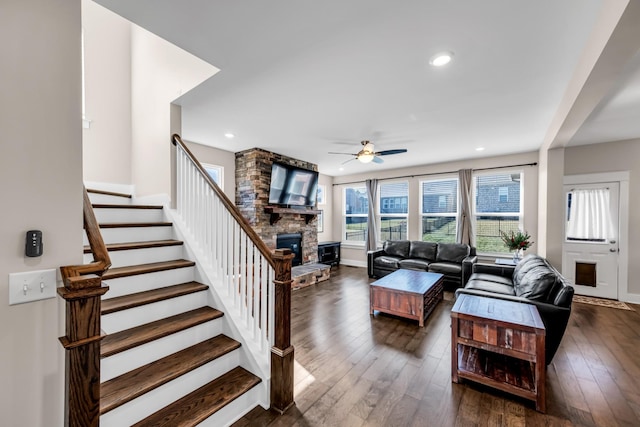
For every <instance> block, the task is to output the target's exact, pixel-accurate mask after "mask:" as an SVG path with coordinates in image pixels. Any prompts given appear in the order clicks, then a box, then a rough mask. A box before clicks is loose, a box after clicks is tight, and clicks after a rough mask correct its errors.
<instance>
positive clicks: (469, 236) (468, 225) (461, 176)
mask: <svg viewBox="0 0 640 427" xmlns="http://www.w3.org/2000/svg"><path fill="white" fill-rule="evenodd" d="M458 181H459V182H460V209H459V210H458V231H457V234H456V241H457V242H458V243H465V244H467V245H469V246H473V247H475V246H476V235H475V233H474V231H473V221H472V219H471V218H472V216H471V213H472V212H473V210H472V206H471V200H472V199H471V186H472V185H473V171H472V170H471V169H460V170H459V171H458Z"/></svg>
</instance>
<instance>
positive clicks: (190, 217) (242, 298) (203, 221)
mask: <svg viewBox="0 0 640 427" xmlns="http://www.w3.org/2000/svg"><path fill="white" fill-rule="evenodd" d="M172 142H173V144H174V145H175V146H176V148H177V149H176V155H175V161H176V164H175V173H176V182H175V195H174V197H175V209H176V213H177V215H178V216H179V217H180V218H181V219H182V221H183V226H184V227H185V228H186V229H187V232H188V233H189V234H190V235H191V236H192V237H193V238H194V240H195V241H197V242H198V244H199V246H200V248H199V249H200V252H201V253H203V254H204V257H205V259H204V263H202V262H200V261H199V262H198V264H199V265H200V266H201V267H203V268H204V269H205V270H206V271H210V272H211V273H212V274H213V276H214V277H215V278H216V279H217V280H216V282H217V283H216V284H215V286H214V288H215V289H216V291H217V292H218V293H220V294H221V297H224V298H225V301H227V302H230V304H231V305H232V307H227V310H229V308H230V309H231V312H232V313H231V314H232V315H233V316H232V317H233V318H234V319H237V321H238V322H239V323H240V324H239V325H238V324H236V326H238V327H240V328H242V329H243V330H244V331H245V332H247V334H245V335H244V336H245V338H248V339H249V340H251V342H250V347H251V348H252V349H257V351H258V353H259V354H258V355H257V357H260V358H262V360H261V362H262V363H263V364H264V365H266V366H270V367H271V369H270V372H271V381H270V384H271V392H270V393H271V407H272V408H274V409H276V410H278V411H284V410H286V409H287V408H288V407H289V406H290V405H291V404H293V346H291V259H292V258H293V255H291V253H290V251H289V250H276V252H275V254H273V253H272V252H271V250H270V249H269V248H268V247H267V246H266V245H265V243H264V242H263V241H262V239H261V238H260V237H259V236H258V235H257V233H256V232H255V231H254V230H253V228H251V226H250V225H249V223H248V222H247V221H246V219H245V218H244V217H243V216H242V214H241V213H240V211H239V210H238V208H237V207H236V206H235V204H234V203H233V202H231V201H230V200H229V198H228V197H227V196H226V195H225V194H224V192H223V191H222V190H221V189H220V188H219V187H218V185H217V184H216V183H215V182H214V181H213V180H212V179H211V177H210V176H209V174H208V173H207V172H206V170H205V169H204V168H203V167H202V165H201V164H200V162H199V161H198V160H197V159H196V158H195V157H194V155H193V154H192V153H191V151H190V150H189V149H188V148H187V146H186V145H185V144H184V142H183V141H182V139H181V138H180V136H179V135H173V138H172ZM202 264H204V265H202ZM254 354H255V353H254Z"/></svg>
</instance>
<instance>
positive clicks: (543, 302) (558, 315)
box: [456, 254, 573, 364]
mask: <svg viewBox="0 0 640 427" xmlns="http://www.w3.org/2000/svg"><path fill="white" fill-rule="evenodd" d="M462 293H465V294H472V295H480V296H485V297H491V298H500V299H506V300H511V301H517V302H522V303H527V304H533V305H535V306H536V307H537V308H538V313H540V318H541V319H542V322H543V323H544V326H545V329H546V345H545V350H546V351H545V358H546V362H547V364H549V363H551V359H553V356H554V355H555V354H556V351H557V350H558V346H559V345H560V341H561V340H562V336H563V335H564V331H565V329H566V328H567V323H568V322H569V315H570V314H571V303H572V301H573V286H571V285H570V283H569V282H568V281H567V279H565V278H564V277H563V276H562V275H561V274H560V273H559V272H558V271H557V270H556V269H555V268H553V266H552V265H551V264H549V262H548V261H547V260H546V259H544V258H542V257H540V256H538V255H534V254H530V255H527V256H526V257H525V258H524V259H522V260H521V261H520V262H519V263H518V264H517V265H516V266H504V265H492V264H475V265H474V266H473V274H472V275H471V277H470V278H469V281H468V282H467V284H466V285H465V287H464V288H460V289H458V290H456V296H458V295H460V294H462Z"/></svg>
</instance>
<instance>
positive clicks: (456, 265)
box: [367, 240, 477, 287]
mask: <svg viewBox="0 0 640 427" xmlns="http://www.w3.org/2000/svg"><path fill="white" fill-rule="evenodd" d="M476 260H477V257H476V249H475V248H474V247H471V246H469V245H464V244H460V243H434V242H421V241H409V240H387V241H385V242H384V244H383V245H382V249H378V250H375V251H369V252H368V253H367V272H368V273H369V277H371V278H376V279H377V278H380V277H383V276H386V275H387V274H389V273H392V272H394V271H396V270H397V269H399V268H406V269H409V270H420V271H430V272H433V273H440V274H442V275H444V284H445V285H453V286H455V287H459V286H462V285H464V284H465V283H466V282H467V279H468V278H469V276H470V275H471V266H472V265H473V264H474V263H475V262H476Z"/></svg>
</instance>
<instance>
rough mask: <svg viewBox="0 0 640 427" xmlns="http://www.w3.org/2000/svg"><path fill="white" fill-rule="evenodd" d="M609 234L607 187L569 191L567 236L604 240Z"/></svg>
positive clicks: (570, 237) (609, 214)
mask: <svg viewBox="0 0 640 427" xmlns="http://www.w3.org/2000/svg"><path fill="white" fill-rule="evenodd" d="M610 235H611V212H610V211H609V189H608V188H598V189H588V190H586V189H585V190H573V191H571V207H570V208H569V220H568V222H567V238H568V239H578V240H606V239H607V238H608V237H609V236H610Z"/></svg>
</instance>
